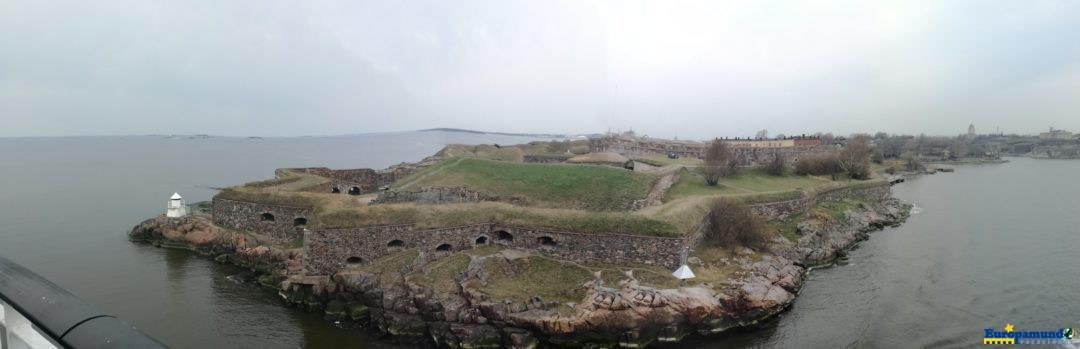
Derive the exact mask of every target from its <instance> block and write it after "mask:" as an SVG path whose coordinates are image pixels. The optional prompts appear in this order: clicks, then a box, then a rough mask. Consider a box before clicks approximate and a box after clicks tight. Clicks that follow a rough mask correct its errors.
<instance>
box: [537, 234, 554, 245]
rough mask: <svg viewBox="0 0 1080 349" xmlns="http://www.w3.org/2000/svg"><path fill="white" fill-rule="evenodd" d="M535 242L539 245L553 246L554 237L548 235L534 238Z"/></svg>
mask: <svg viewBox="0 0 1080 349" xmlns="http://www.w3.org/2000/svg"><path fill="white" fill-rule="evenodd" d="M536 242H537V243H539V244H540V247H555V239H553V238H551V237H550V236H541V237H539V238H536Z"/></svg>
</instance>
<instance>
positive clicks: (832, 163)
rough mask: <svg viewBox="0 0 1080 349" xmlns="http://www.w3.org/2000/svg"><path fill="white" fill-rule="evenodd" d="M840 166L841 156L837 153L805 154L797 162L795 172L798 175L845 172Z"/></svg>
mask: <svg viewBox="0 0 1080 349" xmlns="http://www.w3.org/2000/svg"><path fill="white" fill-rule="evenodd" d="M843 171H844V169H843V168H842V167H840V158H839V157H838V156H837V154H836V153H822V154H813V155H805V156H803V157H801V158H799V162H797V163H795V174H798V175H803V176H805V175H815V176H820V175H827V174H834V173H840V172H843Z"/></svg>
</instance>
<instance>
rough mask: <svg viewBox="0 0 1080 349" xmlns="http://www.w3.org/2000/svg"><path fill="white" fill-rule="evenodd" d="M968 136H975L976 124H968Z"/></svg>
mask: <svg viewBox="0 0 1080 349" xmlns="http://www.w3.org/2000/svg"><path fill="white" fill-rule="evenodd" d="M968 137H975V124H971V125H968Z"/></svg>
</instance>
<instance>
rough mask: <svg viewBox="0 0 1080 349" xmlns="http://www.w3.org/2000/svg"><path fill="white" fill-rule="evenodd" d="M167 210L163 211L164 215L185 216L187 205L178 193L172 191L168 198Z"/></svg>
mask: <svg viewBox="0 0 1080 349" xmlns="http://www.w3.org/2000/svg"><path fill="white" fill-rule="evenodd" d="M167 207H168V210H166V211H165V216H166V217H172V218H176V217H183V216H187V213H188V212H187V205H186V204H184V198H182V197H180V193H173V194H172V197H171V198H169V204H168V206H167Z"/></svg>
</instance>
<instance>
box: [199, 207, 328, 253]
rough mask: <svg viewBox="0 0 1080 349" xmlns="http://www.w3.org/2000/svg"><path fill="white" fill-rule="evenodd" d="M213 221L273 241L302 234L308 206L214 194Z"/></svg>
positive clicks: (276, 241)
mask: <svg viewBox="0 0 1080 349" xmlns="http://www.w3.org/2000/svg"><path fill="white" fill-rule="evenodd" d="M212 212H213V217H214V224H215V225H217V226H219V227H224V228H229V229H235V230H242V231H250V232H254V233H258V234H262V235H265V236H266V237H269V238H270V239H271V240H273V241H274V242H275V243H287V242H291V241H293V240H296V239H298V238H300V237H301V236H303V229H304V226H305V225H307V220H308V218H309V217H310V216H311V208H309V207H293V206H281V205H270V204H260V203H253V202H244V201H233V200H226V199H220V198H214V204H213V210H212Z"/></svg>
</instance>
